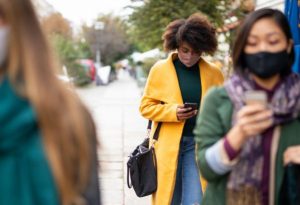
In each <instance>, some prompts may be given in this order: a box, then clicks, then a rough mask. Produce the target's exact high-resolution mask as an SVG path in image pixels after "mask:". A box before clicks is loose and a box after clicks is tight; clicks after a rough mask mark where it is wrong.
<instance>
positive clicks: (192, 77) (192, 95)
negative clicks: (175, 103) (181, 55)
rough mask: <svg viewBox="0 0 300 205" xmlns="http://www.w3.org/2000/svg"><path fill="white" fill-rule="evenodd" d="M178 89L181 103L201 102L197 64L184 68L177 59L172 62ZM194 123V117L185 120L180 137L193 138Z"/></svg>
mask: <svg viewBox="0 0 300 205" xmlns="http://www.w3.org/2000/svg"><path fill="white" fill-rule="evenodd" d="M174 66H175V69H176V73H177V77H178V82H179V87H180V90H181V96H182V100H183V102H191V103H198V106H199V105H200V102H201V79H200V70H199V66H198V63H196V64H195V65H193V66H191V67H187V66H185V65H184V64H183V63H182V62H181V61H180V60H179V59H175V60H174ZM195 123H196V116H194V117H192V118H190V119H188V120H186V122H185V125H184V128H183V132H182V136H190V137H193V136H194V134H193V129H194V126H195Z"/></svg>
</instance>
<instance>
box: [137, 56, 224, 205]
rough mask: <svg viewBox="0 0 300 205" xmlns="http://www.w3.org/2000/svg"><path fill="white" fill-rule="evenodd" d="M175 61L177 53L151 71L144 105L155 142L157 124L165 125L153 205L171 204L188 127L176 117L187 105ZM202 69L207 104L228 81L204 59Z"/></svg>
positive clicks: (157, 149) (157, 145)
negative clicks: (211, 92) (212, 89)
mask: <svg viewBox="0 0 300 205" xmlns="http://www.w3.org/2000/svg"><path fill="white" fill-rule="evenodd" d="M175 58H177V53H171V54H170V55H169V57H168V58H167V59H165V60H161V61H158V62H157V63H156V64H155V65H154V66H153V67H152V68H151V70H150V73H149V77H148V80H147V83H146V86H145V90H144V94H143V97H142V100H141V105H140V112H141V114H142V116H143V117H145V118H147V119H150V120H152V121H153V122H154V123H153V129H152V130H151V134H150V136H151V138H152V137H153V134H154V131H155V129H156V127H157V122H163V123H162V126H161V130H160V133H159V139H158V141H157V142H155V153H156V157H157V180H158V186H157V191H156V193H154V194H153V195H152V204H156V205H169V204H170V203H171V200H172V196H173V190H174V187H175V181H176V170H177V159H178V152H179V144H180V139H181V135H182V130H183V126H184V122H182V121H178V119H177V116H176V109H177V106H178V105H180V104H183V100H182V96H181V91H180V87H179V83H178V78H177V74H176V70H175V67H174V64H173V59H175ZM199 69H200V76H201V88H202V96H201V99H202V101H203V97H204V95H205V94H206V92H207V90H208V89H209V88H210V87H211V86H215V85H221V84H222V83H223V80H224V78H223V75H222V73H221V71H220V70H219V69H217V68H216V66H214V65H213V64H211V63H209V62H207V61H205V60H204V59H203V58H201V59H200V61H199ZM187 83H188V82H187ZM161 102H164V104H161Z"/></svg>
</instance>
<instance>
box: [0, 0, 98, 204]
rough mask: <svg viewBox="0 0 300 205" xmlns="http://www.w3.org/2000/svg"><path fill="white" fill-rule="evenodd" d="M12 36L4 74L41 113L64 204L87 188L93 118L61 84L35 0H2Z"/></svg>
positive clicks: (40, 125) (71, 200) (55, 176)
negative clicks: (35, 8)
mask: <svg viewBox="0 0 300 205" xmlns="http://www.w3.org/2000/svg"><path fill="white" fill-rule="evenodd" d="M0 8H1V12H2V15H3V18H4V20H5V22H7V24H8V26H9V29H10V35H9V48H8V50H9V54H8V61H7V66H6V68H5V73H7V75H8V77H9V79H10V81H11V83H12V85H13V86H14V88H15V89H16V90H17V92H18V93H19V94H21V95H22V96H24V97H25V98H27V99H28V100H29V101H30V102H31V104H32V105H33V107H34V109H35V110H36V112H37V118H38V123H39V127H40V128H41V133H42V138H43V142H44V147H45V150H46V154H47V157H48V160H49V162H50V166H51V169H52V172H53V175H54V178H55V180H56V184H57V186H58V189H59V194H60V199H61V203H62V204H73V203H74V201H75V200H77V199H78V197H80V195H81V193H82V192H83V190H84V189H85V187H86V185H87V180H88V177H89V173H90V166H91V150H92V149H91V146H92V144H93V143H94V142H92V141H93V138H92V137H95V136H96V133H95V127H94V124H93V121H92V118H91V116H90V114H89V113H88V112H87V110H86V108H85V107H84V106H83V105H82V104H81V102H80V100H79V99H78V98H77V97H76V96H75V95H74V94H73V93H71V92H70V91H68V90H67V89H66V88H65V87H64V85H62V83H61V82H60V81H59V80H58V79H57V77H56V75H55V69H54V68H55V63H54V61H53V58H52V55H51V53H50V50H49V47H48V45H47V41H46V39H45V35H44V34H43V32H42V29H41V27H40V24H39V21H38V19H37V16H36V14H35V11H34V8H33V5H32V3H31V1H30V0H22V1H20V0H0Z"/></svg>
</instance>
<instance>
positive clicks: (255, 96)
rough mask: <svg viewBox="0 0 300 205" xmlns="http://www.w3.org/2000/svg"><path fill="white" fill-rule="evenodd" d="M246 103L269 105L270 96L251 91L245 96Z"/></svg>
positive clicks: (259, 91)
mask: <svg viewBox="0 0 300 205" xmlns="http://www.w3.org/2000/svg"><path fill="white" fill-rule="evenodd" d="M244 102H245V104H246V105H253V104H262V105H267V104H268V96H267V93H266V92H264V91H261V90H249V91H246V92H245V94H244Z"/></svg>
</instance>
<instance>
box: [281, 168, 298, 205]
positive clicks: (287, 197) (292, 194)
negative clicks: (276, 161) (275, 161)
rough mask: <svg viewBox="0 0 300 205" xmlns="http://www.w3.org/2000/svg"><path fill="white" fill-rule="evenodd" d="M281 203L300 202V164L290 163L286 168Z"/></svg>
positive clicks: (295, 203)
mask: <svg viewBox="0 0 300 205" xmlns="http://www.w3.org/2000/svg"><path fill="white" fill-rule="evenodd" d="M279 204H284V205H299V204H300V165H297V164H288V165H287V166H286V167H285V168H284V178H283V182H282V185H281V190H280V192H279Z"/></svg>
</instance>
